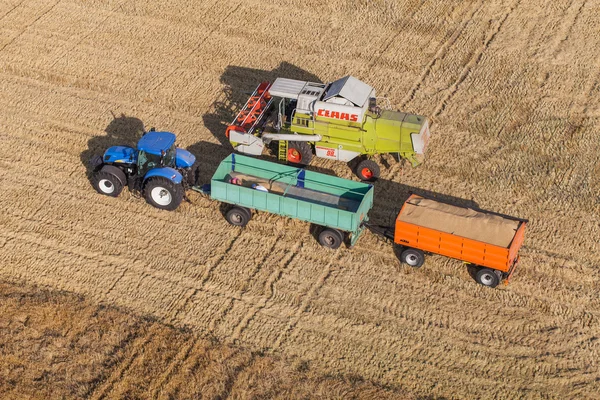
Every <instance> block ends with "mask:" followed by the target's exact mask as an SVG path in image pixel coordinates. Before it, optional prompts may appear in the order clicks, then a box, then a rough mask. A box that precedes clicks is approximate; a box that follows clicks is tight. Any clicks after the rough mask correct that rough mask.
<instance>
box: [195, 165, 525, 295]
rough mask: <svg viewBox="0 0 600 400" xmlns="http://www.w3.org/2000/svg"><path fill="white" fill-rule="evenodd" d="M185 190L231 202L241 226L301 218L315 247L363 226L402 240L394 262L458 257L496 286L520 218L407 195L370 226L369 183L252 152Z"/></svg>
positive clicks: (511, 260) (519, 238)
mask: <svg viewBox="0 0 600 400" xmlns="http://www.w3.org/2000/svg"><path fill="white" fill-rule="evenodd" d="M192 189H194V190H196V191H199V192H201V193H203V194H207V195H209V196H210V197H211V198H213V199H215V200H218V201H221V202H224V203H228V204H230V205H232V207H231V208H230V209H229V211H227V213H226V214H225V218H226V219H227V221H228V222H229V223H230V224H232V225H235V226H240V227H244V226H246V224H248V222H249V221H250V219H251V218H252V213H253V210H254V211H266V212H270V213H273V214H278V215H282V216H287V217H290V218H295V219H299V220H302V221H307V222H310V223H312V224H313V225H316V226H318V227H319V235H318V240H319V243H321V245H323V246H325V247H329V248H332V249H336V248H338V247H339V246H340V245H341V244H342V243H344V242H345V241H347V242H349V245H350V246H353V245H354V244H355V243H356V241H357V240H358V239H359V237H360V236H361V234H362V233H363V231H364V230H365V228H368V229H369V230H371V231H372V232H373V233H375V234H378V235H380V236H383V237H385V238H388V239H391V240H393V242H394V243H395V244H397V245H399V246H401V253H400V260H401V261H402V262H404V263H406V264H408V265H410V266H411V267H415V268H418V267H420V266H422V265H423V263H424V261H425V252H428V253H433V254H441V255H444V256H447V257H451V258H455V259H458V260H462V261H464V262H465V263H467V264H469V265H471V266H473V267H475V268H476V273H475V280H476V281H477V282H478V283H480V284H482V285H484V286H488V287H496V286H497V285H498V284H499V283H500V282H501V281H503V280H504V281H506V282H508V280H509V279H510V277H511V276H512V274H513V272H514V271H515V268H516V266H517V264H518V260H519V257H518V251H519V249H520V247H521V245H522V244H523V240H524V236H525V226H526V223H527V221H526V220H524V219H519V218H514V217H510V216H506V215H501V214H497V213H493V212H489V211H483V210H475V209H471V208H465V207H459V206H456V205H452V204H448V203H443V202H440V201H437V200H434V199H426V198H424V197H421V196H416V195H412V196H411V197H410V198H409V199H408V200H406V202H405V203H404V205H403V207H402V209H401V210H400V212H399V213H398V216H397V218H396V222H395V226H393V227H386V226H378V225H371V224H370V223H369V217H368V212H369V210H371V208H372V207H373V186H372V185H370V184H367V183H362V182H355V181H352V180H349V179H342V178H338V177H335V176H330V175H326V174H321V173H317V172H312V171H307V170H305V169H302V168H296V167H292V166H288V165H282V164H277V163H272V162H268V161H264V160H260V159H257V158H252V157H246V156H243V155H239V154H231V155H229V156H228V157H226V158H225V159H224V160H223V161H222V162H221V163H220V164H219V167H218V168H217V170H216V172H215V173H214V175H213V177H212V179H211V183H210V184H207V185H204V186H202V187H197V186H195V187H193V188H192Z"/></svg>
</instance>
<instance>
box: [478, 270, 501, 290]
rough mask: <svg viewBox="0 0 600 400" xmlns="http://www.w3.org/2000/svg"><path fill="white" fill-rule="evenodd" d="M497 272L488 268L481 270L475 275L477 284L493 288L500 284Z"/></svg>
mask: <svg viewBox="0 0 600 400" xmlns="http://www.w3.org/2000/svg"><path fill="white" fill-rule="evenodd" d="M498 272H499V271H497V270H494V269H490V268H481V269H480V270H479V271H477V274H476V275H475V280H476V281H477V283H479V284H480V285H483V286H487V287H491V288H495V287H496V286H498V284H499V283H500V276H499V275H500V274H499V273H498Z"/></svg>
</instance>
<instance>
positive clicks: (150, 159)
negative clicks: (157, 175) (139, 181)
mask: <svg viewBox="0 0 600 400" xmlns="http://www.w3.org/2000/svg"><path fill="white" fill-rule="evenodd" d="M159 166H160V156H157V155H155V154H150V153H146V152H145V151H143V150H140V152H139V154H138V175H145V174H146V172H148V171H150V170H151V169H152V168H157V167H159Z"/></svg>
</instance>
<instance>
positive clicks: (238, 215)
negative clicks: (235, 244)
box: [225, 207, 252, 227]
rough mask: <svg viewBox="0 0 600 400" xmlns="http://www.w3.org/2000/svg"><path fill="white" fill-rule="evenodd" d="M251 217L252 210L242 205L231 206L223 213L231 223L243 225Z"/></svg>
mask: <svg viewBox="0 0 600 400" xmlns="http://www.w3.org/2000/svg"><path fill="white" fill-rule="evenodd" d="M250 218H252V212H251V211H250V210H248V209H247V208H244V207H233V208H232V209H231V210H229V211H227V214H225V219H226V220H227V222H229V223H230V224H231V225H234V226H240V227H244V226H246V225H247V224H248V222H249V221H250Z"/></svg>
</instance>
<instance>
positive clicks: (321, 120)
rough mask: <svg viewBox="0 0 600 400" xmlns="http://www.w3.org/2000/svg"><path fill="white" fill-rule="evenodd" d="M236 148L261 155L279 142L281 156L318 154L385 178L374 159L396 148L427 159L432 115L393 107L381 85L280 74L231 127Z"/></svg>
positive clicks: (415, 161)
mask: <svg viewBox="0 0 600 400" xmlns="http://www.w3.org/2000/svg"><path fill="white" fill-rule="evenodd" d="M226 135H227V137H228V138H229V141H230V142H231V144H232V145H233V147H234V148H235V150H236V151H238V152H240V153H244V154H250V155H260V154H262V152H263V149H264V147H265V145H267V144H269V143H271V142H272V141H274V142H276V143H277V153H278V158H279V159H280V160H282V161H287V162H289V163H293V164H297V165H307V164H309V163H310V161H311V160H312V158H313V155H316V156H317V157H323V158H328V159H331V160H338V161H345V162H350V161H352V160H355V159H357V158H359V162H357V163H356V167H355V171H354V172H355V173H356V175H357V176H358V177H359V178H360V179H362V180H366V181H370V180H375V179H377V178H378V177H379V173H380V168H379V165H378V164H377V163H376V162H375V161H374V160H372V159H371V158H370V156H372V155H375V154H384V153H391V154H396V155H397V156H398V157H399V158H403V159H406V160H408V161H409V162H410V163H411V164H412V166H413V167H414V166H417V165H419V164H420V163H421V162H422V161H423V157H424V153H425V148H426V146H427V142H428V140H429V135H430V133H429V123H428V120H427V118H426V117H422V116H419V115H414V114H408V113H404V112H400V111H393V110H391V107H390V103H389V101H387V99H385V98H378V97H376V96H375V89H374V88H372V87H371V86H369V85H367V84H366V83H364V82H362V81H360V80H358V79H356V78H354V77H352V76H346V77H344V78H341V79H338V80H337V81H334V82H331V83H328V84H322V83H313V82H307V81H299V80H295V79H287V78H277V79H276V80H275V82H273V83H272V84H271V83H269V82H263V83H261V84H260V85H259V86H258V87H257V88H256V90H255V91H254V93H252V95H251V96H250V98H249V99H248V101H247V102H246V104H245V105H244V107H243V108H242V110H241V111H240V112H239V114H238V115H237V116H236V117H235V119H234V120H233V122H232V123H231V124H230V125H229V126H228V127H227V131H226Z"/></svg>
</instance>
